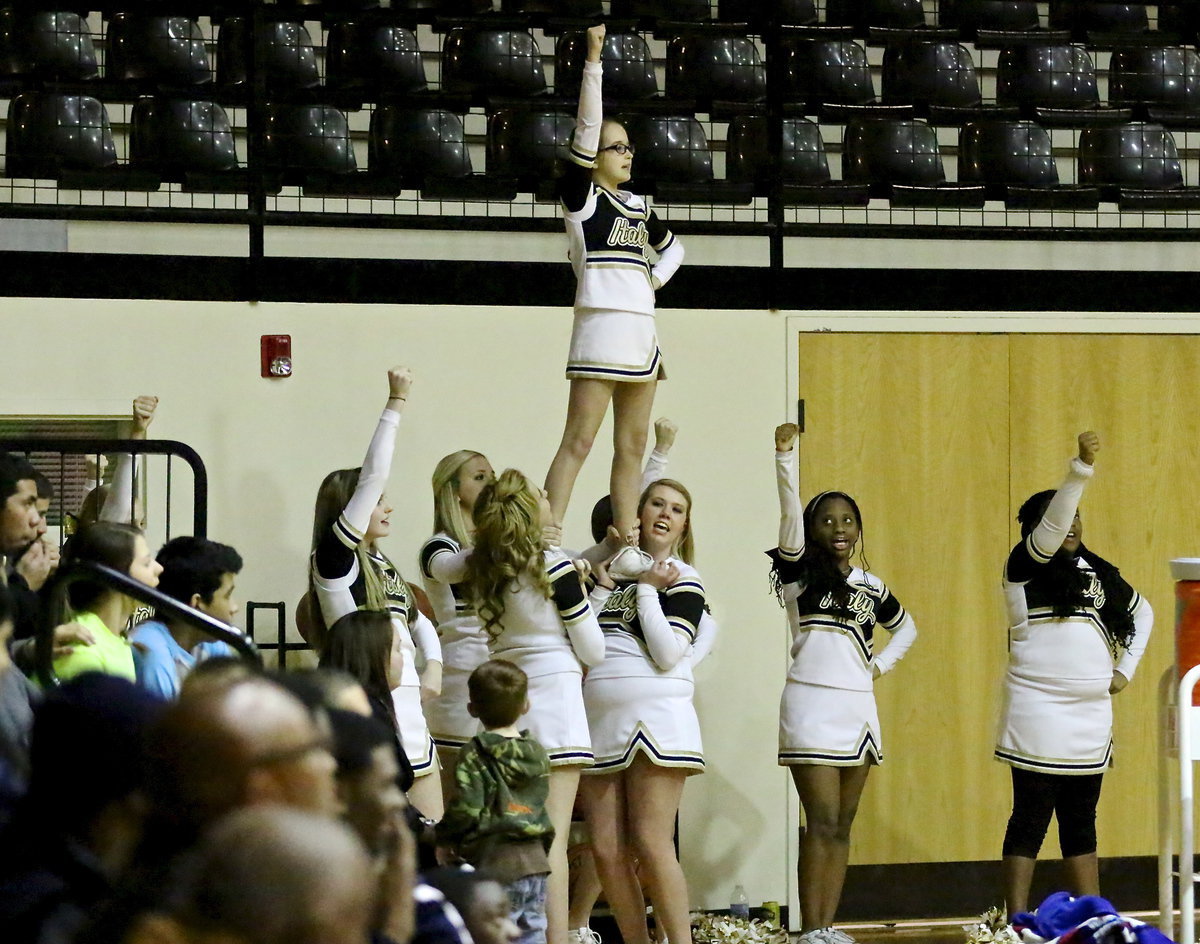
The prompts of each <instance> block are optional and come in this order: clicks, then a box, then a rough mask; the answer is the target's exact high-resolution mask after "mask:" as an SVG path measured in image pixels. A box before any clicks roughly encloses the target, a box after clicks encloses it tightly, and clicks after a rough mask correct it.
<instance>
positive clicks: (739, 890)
mask: <svg viewBox="0 0 1200 944" xmlns="http://www.w3.org/2000/svg"><path fill="white" fill-rule="evenodd" d="M729 913H730V914H732V915H733V916H734V917H735V918H749V917H750V899H749V898H747V897H746V889H745V888H744V887H743V886H742V884H741V882H739V883H738V884H737V885H734V886H733V895H732V896H730V899H729Z"/></svg>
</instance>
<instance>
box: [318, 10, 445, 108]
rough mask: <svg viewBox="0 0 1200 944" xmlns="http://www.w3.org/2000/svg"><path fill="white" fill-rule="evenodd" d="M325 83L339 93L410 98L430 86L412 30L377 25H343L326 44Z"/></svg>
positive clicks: (333, 28)
mask: <svg viewBox="0 0 1200 944" xmlns="http://www.w3.org/2000/svg"><path fill="white" fill-rule="evenodd" d="M325 82H326V85H328V86H329V88H331V89H334V90H336V91H339V92H361V93H363V94H365V95H367V96H370V97H371V99H372V100H377V99H378V98H379V97H381V96H396V95H400V96H403V95H411V94H413V93H415V92H424V91H425V90H426V89H427V88H428V87H429V86H428V82H427V80H426V78H425V66H424V64H423V63H422V60H421V47H420V44H419V43H418V42H417V37H416V35H415V34H414V33H413V31H412V30H409V29H405V28H404V27H403V26H396V25H392V24H386V23H379V22H374V21H340V22H338V23H334V24H333V25H332V26H330V28H329V33H328V35H327V37H326V40H325Z"/></svg>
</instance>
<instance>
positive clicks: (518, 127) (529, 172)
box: [487, 108, 575, 199]
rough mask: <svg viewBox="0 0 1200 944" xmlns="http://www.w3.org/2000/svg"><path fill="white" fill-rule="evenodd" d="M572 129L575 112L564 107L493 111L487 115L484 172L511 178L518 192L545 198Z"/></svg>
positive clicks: (567, 144) (548, 195)
mask: <svg viewBox="0 0 1200 944" xmlns="http://www.w3.org/2000/svg"><path fill="white" fill-rule="evenodd" d="M574 128H575V115H574V114H573V113H572V112H570V111H568V110H567V109H565V108H561V109H541V108H531V109H522V108H502V109H500V110H499V111H496V112H494V113H493V114H492V115H490V116H489V117H488V138H487V169H488V173H489V174H491V175H499V176H503V177H512V178H514V179H515V180H516V181H517V187H518V188H519V189H520V190H521V191H524V192H528V193H537V194H538V195H539V196H541V197H544V198H546V199H549V198H550V197H552V196H553V192H552V188H553V186H554V178H555V176H556V174H557V172H558V165H559V161H560V160H561V158H562V155H563V154H564V153H565V152H566V150H567V148H568V147H569V145H570V141H571V132H572V131H573V130H574Z"/></svg>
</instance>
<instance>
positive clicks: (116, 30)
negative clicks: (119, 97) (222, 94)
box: [104, 13, 213, 88]
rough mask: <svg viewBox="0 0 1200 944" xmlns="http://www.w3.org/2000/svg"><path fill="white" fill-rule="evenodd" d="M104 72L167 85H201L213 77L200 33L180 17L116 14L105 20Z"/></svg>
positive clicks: (128, 79)
mask: <svg viewBox="0 0 1200 944" xmlns="http://www.w3.org/2000/svg"><path fill="white" fill-rule="evenodd" d="M107 35H108V55H107V58H106V60H105V64H104V74H105V77H106V78H108V79H117V80H119V81H122V82H149V83H153V84H155V85H159V86H164V87H168V88H188V87H195V86H197V85H205V84H207V83H209V82H212V80H213V70H212V64H211V63H210V62H209V60H208V50H207V49H206V48H205V46H204V34H203V33H201V32H200V26H199V25H198V24H197V23H196V21H195V20H189V19H188V18H187V17H184V16H149V15H141V14H134V13H117V14H114V15H113V17H112V19H110V20H109V21H108V34H107Z"/></svg>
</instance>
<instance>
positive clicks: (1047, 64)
mask: <svg viewBox="0 0 1200 944" xmlns="http://www.w3.org/2000/svg"><path fill="white" fill-rule="evenodd" d="M996 99H997V101H998V102H1000V103H1001V104H1011V105H1016V106H1017V107H1018V108H1020V109H1021V113H1022V115H1023V116H1025V117H1028V118H1034V119H1036V120H1037V121H1038V122H1040V123H1042V124H1051V125H1067V126H1075V125H1085V124H1094V123H1098V122H1099V123H1106V122H1107V123H1112V122H1114V121H1127V120H1129V118H1130V117H1131V114H1130V112H1129V111H1128V109H1125V110H1120V109H1106V108H1102V107H1101V106H1100V93H1099V90H1098V89H1097V86H1096V69H1095V66H1094V65H1093V64H1092V59H1091V56H1089V55H1088V53H1087V50H1085V49H1084V48H1083V47H1082V46H1071V45H1050V46H1042V45H1024V46H1013V47H1011V48H1009V49H1005V50H1003V51H1002V52H1001V53H1000V62H999V68H998V69H997V73H996Z"/></svg>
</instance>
